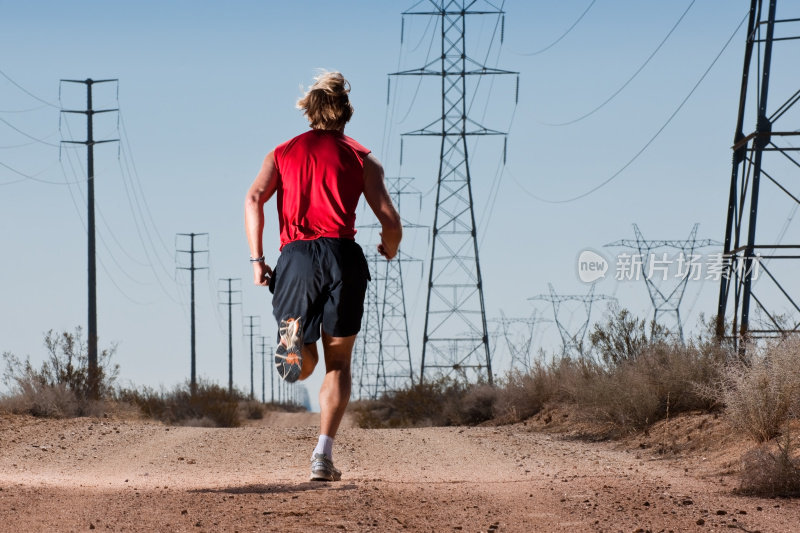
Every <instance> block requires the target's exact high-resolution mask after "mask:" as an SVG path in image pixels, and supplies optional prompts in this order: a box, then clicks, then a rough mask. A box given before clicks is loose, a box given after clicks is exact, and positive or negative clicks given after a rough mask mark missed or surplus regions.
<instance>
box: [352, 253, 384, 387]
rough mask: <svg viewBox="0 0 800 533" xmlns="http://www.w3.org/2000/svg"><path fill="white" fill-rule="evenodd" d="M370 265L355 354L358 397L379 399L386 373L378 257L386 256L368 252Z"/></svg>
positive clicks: (367, 257) (380, 258)
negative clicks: (382, 378)
mask: <svg viewBox="0 0 800 533" xmlns="http://www.w3.org/2000/svg"><path fill="white" fill-rule="evenodd" d="M365 256H366V259H367V265H369V273H370V278H372V279H371V280H370V281H369V282H368V283H367V294H366V296H365V298H364V315H363V317H362V319H361V332H360V334H359V335H358V337H356V347H355V349H354V350H353V358H354V359H356V360H357V362H358V368H357V371H358V398H359V399H365V398H368V399H375V398H377V396H378V389H379V376H381V375H382V369H381V360H380V357H379V353H380V345H381V319H380V308H379V305H378V287H379V286H380V282H381V277H379V276H378V272H379V269H378V261H379V260H382V259H383V257H382V256H381V255H379V254H378V253H377V252H368V253H367V254H365Z"/></svg>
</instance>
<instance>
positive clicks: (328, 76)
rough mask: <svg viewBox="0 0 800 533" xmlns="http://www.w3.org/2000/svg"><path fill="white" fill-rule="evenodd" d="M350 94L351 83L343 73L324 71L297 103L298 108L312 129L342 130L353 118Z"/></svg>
mask: <svg viewBox="0 0 800 533" xmlns="http://www.w3.org/2000/svg"><path fill="white" fill-rule="evenodd" d="M349 93H350V83H349V82H348V81H347V80H346V79H345V78H344V76H342V73H341V72H327V71H322V72H321V73H320V74H319V75H318V76H317V77H315V78H314V83H313V84H312V85H311V87H309V89H308V92H306V94H305V95H304V96H303V97H302V98H301V99H299V100H298V101H297V108H298V109H302V110H303V114H304V115H305V116H306V118H307V119H308V122H309V123H310V124H311V127H312V128H314V129H317V130H341V129H344V125H345V124H347V121H349V120H350V117H352V116H353V106H352V105H351V104H350V98H349V97H348V96H347V95H348V94H349Z"/></svg>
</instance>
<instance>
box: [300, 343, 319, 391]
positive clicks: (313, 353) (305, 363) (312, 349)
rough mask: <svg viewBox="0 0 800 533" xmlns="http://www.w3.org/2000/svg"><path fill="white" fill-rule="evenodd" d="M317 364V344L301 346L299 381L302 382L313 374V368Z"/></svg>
mask: <svg viewBox="0 0 800 533" xmlns="http://www.w3.org/2000/svg"><path fill="white" fill-rule="evenodd" d="M318 362H319V353H317V343H316V342H312V343H311V344H304V345H303V360H302V362H301V367H300V377H299V378H298V379H299V380H301V381H302V380H304V379H306V378H307V377H308V376H310V375H311V374H312V373H313V372H314V368H315V367H316V366H317V363H318Z"/></svg>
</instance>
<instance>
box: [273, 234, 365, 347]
mask: <svg viewBox="0 0 800 533" xmlns="http://www.w3.org/2000/svg"><path fill="white" fill-rule="evenodd" d="M370 279H371V278H370V275H369V267H368V266H367V260H366V259H365V258H364V252H363V251H362V250H361V246H359V245H358V243H356V242H355V241H353V240H350V239H333V238H327V237H323V238H319V239H315V240H312V241H294V242H290V243H289V244H287V245H286V246H284V247H283V250H282V251H281V255H280V257H278V262H277V263H276V264H275V268H274V271H273V275H272V279H270V286H269V289H270V292H272V293H273V296H272V314H273V315H274V316H275V320H277V321H278V324H280V322H281V320H286V319H287V318H297V317H300V325H301V326H302V328H303V342H304V343H305V344H310V343H313V342H316V341H317V340H318V339H319V338H320V326H322V329H324V330H325V333H327V334H328V335H331V336H333V337H349V336H351V335H355V334H356V333H358V332H359V330H360V329H361V316H362V315H363V314H364V294H365V293H366V290H367V282H368V281H369V280H370Z"/></svg>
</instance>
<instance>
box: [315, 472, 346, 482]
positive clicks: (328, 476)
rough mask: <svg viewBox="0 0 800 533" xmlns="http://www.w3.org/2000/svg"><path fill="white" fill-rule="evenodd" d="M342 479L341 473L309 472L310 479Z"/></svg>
mask: <svg viewBox="0 0 800 533" xmlns="http://www.w3.org/2000/svg"><path fill="white" fill-rule="evenodd" d="M341 479H342V475H341V474H339V475H338V476H337V475H336V474H334V473H333V472H320V471H318V472H311V478H310V480H311V481H339V480H341Z"/></svg>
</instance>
